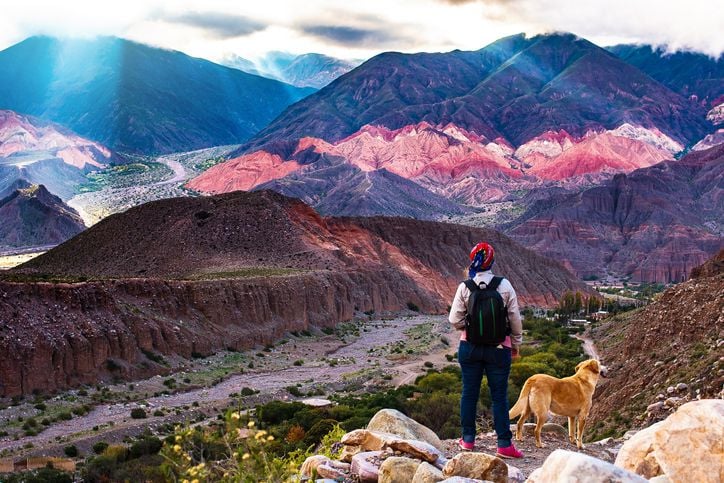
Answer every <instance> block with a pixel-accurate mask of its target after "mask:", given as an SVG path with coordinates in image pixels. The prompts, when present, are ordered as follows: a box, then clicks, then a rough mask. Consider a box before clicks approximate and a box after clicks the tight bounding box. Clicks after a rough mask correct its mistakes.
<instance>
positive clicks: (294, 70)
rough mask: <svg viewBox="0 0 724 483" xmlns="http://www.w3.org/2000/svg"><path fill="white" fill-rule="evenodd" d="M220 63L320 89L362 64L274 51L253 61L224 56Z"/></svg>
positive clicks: (316, 55) (292, 83)
mask: <svg viewBox="0 0 724 483" xmlns="http://www.w3.org/2000/svg"><path fill="white" fill-rule="evenodd" d="M221 64H223V65H226V66H228V67H233V68H235V69H239V70H242V71H244V72H247V73H249V74H254V75H260V76H262V77H268V78H270V79H276V80H279V81H282V82H286V83H287V84H291V85H293V86H297V87H314V88H317V89H321V88H322V87H324V86H326V85H327V84H329V83H330V82H332V81H333V80H335V79H336V78H337V77H339V76H341V75H343V74H346V73H347V72H349V71H350V70H352V69H354V68H355V67H356V66H358V65H359V64H361V62H360V61H348V60H342V59H336V58H334V57H330V56H328V55H324V54H316V53H309V54H301V55H296V54H290V53H288V52H278V51H273V52H268V53H267V54H266V55H264V56H263V57H261V58H260V59H257V60H256V61H251V60H248V59H245V58H243V57H240V56H238V55H234V54H231V55H227V56H226V57H224V59H222V61H221Z"/></svg>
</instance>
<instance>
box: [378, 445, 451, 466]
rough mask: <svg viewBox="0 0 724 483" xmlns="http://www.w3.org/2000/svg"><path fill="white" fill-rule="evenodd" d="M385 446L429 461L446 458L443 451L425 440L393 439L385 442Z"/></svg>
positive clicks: (433, 461)
mask: <svg viewBox="0 0 724 483" xmlns="http://www.w3.org/2000/svg"><path fill="white" fill-rule="evenodd" d="M385 448H390V449H391V450H393V451H399V452H401V453H406V454H408V455H410V456H412V457H413V458H417V459H420V460H423V461H427V462H428V463H435V462H436V461H438V460H440V459H444V458H445V455H443V454H442V452H441V451H439V450H438V449H437V448H435V447H434V446H433V445H431V444H430V443H426V442H424V441H413V440H407V439H393V440H391V441H388V442H387V443H386V444H385Z"/></svg>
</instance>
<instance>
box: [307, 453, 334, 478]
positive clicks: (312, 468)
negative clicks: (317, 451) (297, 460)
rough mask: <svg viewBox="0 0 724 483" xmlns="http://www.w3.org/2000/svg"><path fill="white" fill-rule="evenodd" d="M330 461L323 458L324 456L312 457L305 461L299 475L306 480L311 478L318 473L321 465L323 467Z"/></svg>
mask: <svg viewBox="0 0 724 483" xmlns="http://www.w3.org/2000/svg"><path fill="white" fill-rule="evenodd" d="M328 461H330V459H329V458H327V457H326V456H322V455H314V456H310V457H309V458H307V459H306V460H304V463H302V466H301V468H300V469H299V473H300V474H301V475H302V476H303V477H305V478H310V477H312V476H313V475H314V473H315V472H316V471H317V468H318V467H319V465H322V464H324V463H326V462H328Z"/></svg>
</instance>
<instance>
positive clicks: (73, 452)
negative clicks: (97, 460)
mask: <svg viewBox="0 0 724 483" xmlns="http://www.w3.org/2000/svg"><path fill="white" fill-rule="evenodd" d="M63 453H65V455H66V456H67V457H68V458H76V457H77V456H78V448H76V447H75V445H74V444H71V445H70V446H66V447H65V448H63Z"/></svg>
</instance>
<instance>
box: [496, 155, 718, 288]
mask: <svg viewBox="0 0 724 483" xmlns="http://www.w3.org/2000/svg"><path fill="white" fill-rule="evenodd" d="M551 201H554V202H549V203H545V204H543V203H535V204H533V205H532V207H531V208H530V209H529V210H528V212H526V213H525V214H523V215H522V216H521V217H520V218H518V219H517V220H516V221H515V222H513V223H512V224H511V225H509V226H508V228H507V229H506V232H507V233H509V234H510V235H511V236H512V237H513V238H515V239H516V240H517V241H519V242H521V243H523V244H524V245H526V246H529V247H532V248H534V249H537V250H541V251H544V252H545V253H548V254H550V255H552V256H553V257H554V258H556V259H557V260H561V261H563V262H564V263H565V264H566V265H567V266H569V267H570V268H571V269H572V270H573V271H575V272H576V273H577V274H578V275H580V276H587V275H600V274H602V273H606V271H610V272H613V273H619V274H625V275H630V276H632V277H633V279H634V280H643V281H648V282H660V283H667V282H672V281H683V280H685V279H686V278H687V277H688V276H689V273H690V272H691V270H692V269H693V268H694V267H696V266H698V265H700V264H701V263H703V262H704V261H705V260H707V259H708V258H709V257H711V256H712V255H713V254H715V253H717V252H718V251H719V250H720V249H721V248H722V237H721V230H722V227H723V226H724V212H722V207H723V206H724V146H718V147H715V148H712V149H709V150H707V151H697V152H693V153H691V154H689V155H687V156H685V157H683V158H682V159H680V160H678V161H666V162H663V163H660V164H658V165H655V166H652V167H650V168H645V169H640V170H637V171H634V172H633V173H631V174H629V175H623V174H620V175H616V176H614V177H613V179H612V180H611V181H609V182H608V183H606V184H604V185H603V186H600V187H596V188H591V189H588V190H585V191H583V192H581V193H577V194H574V195H569V196H562V197H560V198H557V199H556V200H551Z"/></svg>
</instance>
